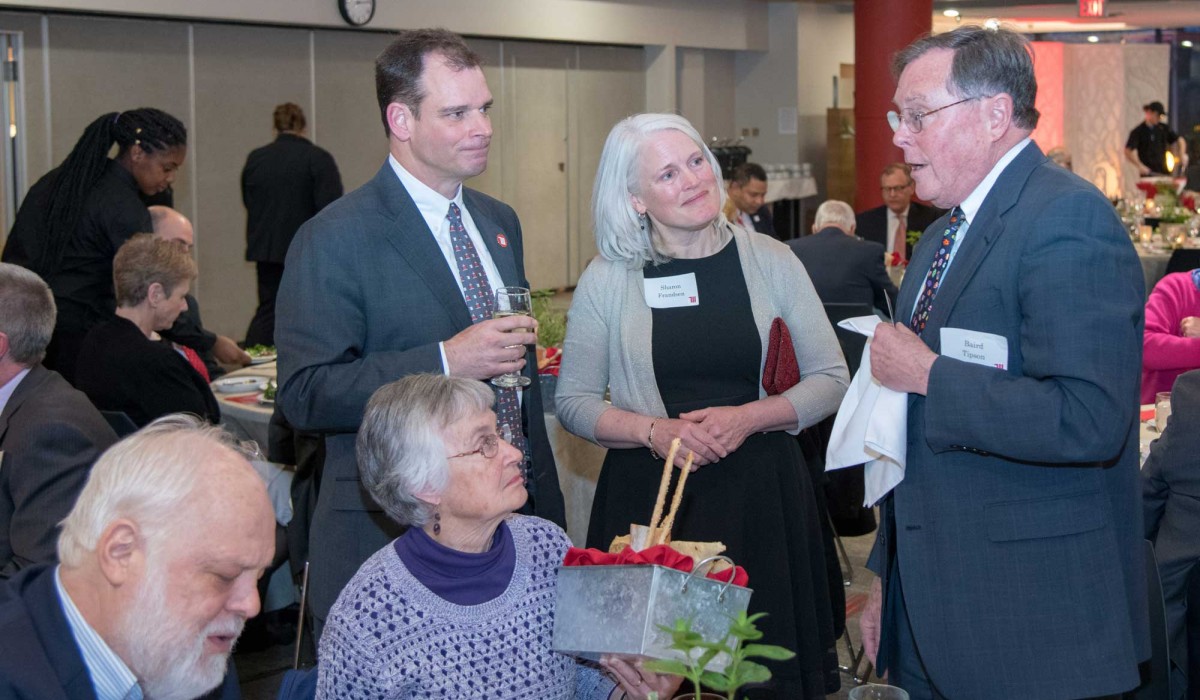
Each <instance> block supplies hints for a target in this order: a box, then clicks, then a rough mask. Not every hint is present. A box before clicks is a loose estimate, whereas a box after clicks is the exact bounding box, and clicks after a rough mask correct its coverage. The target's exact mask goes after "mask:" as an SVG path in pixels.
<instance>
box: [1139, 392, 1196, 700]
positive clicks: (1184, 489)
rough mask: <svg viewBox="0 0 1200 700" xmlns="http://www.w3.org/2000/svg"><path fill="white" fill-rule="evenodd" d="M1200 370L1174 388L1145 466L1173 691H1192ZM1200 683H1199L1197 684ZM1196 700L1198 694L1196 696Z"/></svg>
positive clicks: (1150, 532) (1145, 504)
mask: <svg viewBox="0 0 1200 700" xmlns="http://www.w3.org/2000/svg"><path fill="white" fill-rule="evenodd" d="M1198 424H1200V370H1193V371H1191V372H1187V373H1185V374H1181V375H1179V378H1178V379H1176V380H1175V385H1174V386H1173V387H1172V389H1171V419H1170V421H1169V422H1168V423H1167V429H1166V430H1164V431H1163V434H1162V437H1160V438H1159V439H1158V440H1155V441H1154V443H1153V444H1152V445H1150V456H1149V457H1147V458H1146V463H1145V464H1144V465H1143V466H1142V504H1143V507H1144V509H1145V517H1146V538H1147V539H1149V540H1150V541H1151V542H1153V543H1154V554H1155V556H1156V558H1157V559H1158V573H1159V577H1160V579H1161V580H1162V587H1163V599H1164V600H1165V601H1166V604H1167V632H1168V634H1169V635H1170V640H1171V642H1170V647H1171V673H1172V676H1173V678H1172V680H1171V685H1172V691H1173V693H1172V694H1173V695H1174V697H1176V698H1182V697H1184V695H1185V691H1186V690H1187V688H1188V676H1187V668H1188V654H1187V651H1188V646H1187V633H1186V632H1187V630H1186V621H1185V619H1184V618H1185V616H1186V613H1187V606H1186V605H1185V599H1186V596H1187V583H1188V574H1190V573H1191V571H1192V567H1194V566H1195V565H1196V564H1197V563H1198V562H1200V537H1197V534H1196V533H1198V532H1200V429H1198V428H1200V425H1198ZM1195 682H1198V683H1200V681H1195ZM1193 696H1194V695H1193Z"/></svg>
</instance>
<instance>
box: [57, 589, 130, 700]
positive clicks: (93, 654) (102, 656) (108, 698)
mask: <svg viewBox="0 0 1200 700" xmlns="http://www.w3.org/2000/svg"><path fill="white" fill-rule="evenodd" d="M61 570H62V567H61V566H56V567H54V589H55V590H56V591H57V592H58V600H59V602H60V603H62V608H63V612H64V613H65V614H66V616H67V625H69V626H70V628H71V634H72V635H73V636H74V637H75V644H76V646H78V647H79V652H80V654H81V655H82V656H83V665H84V666H86V667H87V670H88V675H89V676H91V679H92V686H93V688H94V689H95V691H96V700H142V688H141V686H139V685H138V683H137V676H135V675H133V671H130V670H129V667H128V666H126V665H125V662H124V661H122V660H121V657H119V656H117V654H116V652H114V651H113V650H112V648H111V647H109V646H108V644H107V643H105V641H104V639H103V638H101V637H100V635H99V634H98V633H97V632H96V630H94V629H92V626H91V625H89V624H88V622H87V620H85V619H84V618H83V613H81V612H79V608H77V607H75V602H74V601H72V600H71V596H70V595H69V594H68V593H67V589H66V588H64V587H63V585H62V578H61V576H60V575H59V572H60V571H61Z"/></svg>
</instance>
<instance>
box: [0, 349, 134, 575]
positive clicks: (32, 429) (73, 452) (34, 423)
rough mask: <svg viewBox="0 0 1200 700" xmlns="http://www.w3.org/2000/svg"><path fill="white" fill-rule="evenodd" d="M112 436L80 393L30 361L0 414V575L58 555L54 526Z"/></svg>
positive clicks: (104, 422)
mask: <svg viewBox="0 0 1200 700" xmlns="http://www.w3.org/2000/svg"><path fill="white" fill-rule="evenodd" d="M116 441H117V436H116V434H115V433H114V432H113V430H112V428H110V427H109V426H108V423H107V422H106V421H105V420H104V417H103V416H101V415H100V412H99V411H97V410H96V408H95V407H94V406H92V404H91V402H90V401H88V399H87V397H86V396H84V395H83V393H82V392H80V391H78V390H76V389H74V388H72V387H71V385H70V384H68V383H67V381H66V380H65V379H63V378H62V377H61V376H60V375H59V374H58V373H57V372H53V371H51V370H48V369H46V368H45V367H42V366H41V365H35V366H33V367H32V368H31V369H30V370H29V374H27V375H25V378H24V379H22V380H21V383H20V384H18V385H17V389H16V391H14V392H13V395H12V397H11V398H9V400H8V404H7V405H6V406H5V407H4V412H3V413H0V452H3V453H4V459H3V461H0V579H4V578H8V577H9V576H12V575H14V574H16V573H17V572H18V571H20V570H21V569H24V568H26V567H28V566H31V565H33V564H43V563H51V562H54V561H57V560H58V556H57V552H56V550H55V545H56V542H57V539H58V523H59V522H60V521H61V520H62V519H63V518H65V517H66V516H67V513H68V512H70V510H71V508H72V507H74V505H75V499H76V498H78V497H79V492H80V491H81V490H83V485H84V483H86V482H87V477H88V473H89V472H90V471H91V469H92V464H94V463H95V461H96V459H97V458H98V457H99V456H100V453H101V452H103V451H104V450H106V449H108V447H109V446H110V445H112V444H113V443H114V442H116Z"/></svg>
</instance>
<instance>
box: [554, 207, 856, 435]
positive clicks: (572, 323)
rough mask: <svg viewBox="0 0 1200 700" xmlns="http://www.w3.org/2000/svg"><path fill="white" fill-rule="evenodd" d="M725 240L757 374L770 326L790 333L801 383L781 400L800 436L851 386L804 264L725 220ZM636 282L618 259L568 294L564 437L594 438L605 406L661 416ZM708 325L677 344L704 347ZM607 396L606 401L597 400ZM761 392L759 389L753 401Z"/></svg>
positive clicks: (647, 322) (561, 390)
mask: <svg viewBox="0 0 1200 700" xmlns="http://www.w3.org/2000/svg"><path fill="white" fill-rule="evenodd" d="M725 225H726V226H727V227H728V229H727V230H729V231H730V232H731V233H732V234H733V244H734V245H737V250H738V256H739V257H740V258H741V264H742V274H743V275H744V276H745V278H746V287H747V289H748V290H749V292H750V307H751V309H752V311H753V313H754V322H755V325H756V326H757V327H758V333H759V337H760V338H761V340H762V357H761V358H760V360H759V377H761V376H762V368H763V365H764V364H765V362H766V358H767V340H768V337H769V335H770V332H771V321H773V320H774V319H775V317H777V316H778V317H781V318H783V320H784V322H785V323H787V326H788V330H789V331H790V332H791V335H792V344H793V346H794V348H795V350H796V361H797V363H798V364H799V366H800V382H799V383H798V384H796V386H794V387H792V388H791V389H788V390H787V391H785V392H784V393H783V396H784V397H786V398H787V399H788V401H790V402H791V404H792V408H793V409H795V411H796V418H797V419H798V421H799V428H797V429H796V430H794V431H789V432H791V433H793V434H794V433H796V432H799V430H800V429H803V428H806V427H808V426H810V425H813V424H814V423H816V422H818V421H820V420H821V419H823V418H825V417H826V416H829V415H831V414H832V413H834V412H835V411H836V410H837V408H838V405H839V404H840V403H841V400H842V395H843V394H845V393H846V387H847V385H848V384H849V374H848V372H847V371H846V362H845V360H844V359H842V351H841V347H840V346H839V345H838V341H837V336H835V335H834V333H833V327H832V326H830V325H829V319H828V318H827V317H826V316H825V310H824V308H823V307H822V306H821V301H820V299H818V298H817V293H816V291H815V290H814V289H813V286H812V282H810V281H809V279H808V273H806V272H805V271H804V266H803V265H802V264H801V263H800V260H799V259H798V258H797V257H796V256H795V254H793V253H792V251H791V250H790V249H789V248H788V247H787V246H786V245H784V244H782V243H780V242H779V241H776V240H775V239H773V238H770V237H768V236H765V235H762V234H759V233H750V232H747V231H744V230H743V229H741V228H739V227H737V226H731V225H729V224H725ZM644 279H645V278H644V276H643V275H642V271H641V270H640V269H637V270H631V269H629V267H628V265H627V264H626V263H624V262H613V261H611V260H604V259H602V258H596V259H594V260H592V262H591V264H590V265H588V267H587V269H586V270H584V272H583V275H582V276H581V277H580V278H579V285H578V286H577V287H576V288H575V297H574V299H573V300H572V302H571V310H570V313H569V315H568V324H567V338H566V341H565V342H564V343H563V360H562V369H561V370H560V374H559V378H558V391H557V392H556V393H555V397H554V398H555V402H556V403H557V405H558V419H559V420H560V421H561V422H562V424H563V426H564V427H566V429H567V430H570V431H571V432H572V433H575V434H576V435H578V436H580V437H582V438H585V439H587V440H590V441H592V442H596V422H597V421H598V420H599V419H600V415H601V414H603V413H604V412H605V411H607V410H608V409H609V408H611V407H612V406H617V407H619V408H623V409H625V410H627V411H632V412H634V413H640V414H642V415H647V416H658V417H666V415H667V410H666V407H665V406H664V405H663V400H662V397H661V396H660V395H659V393H658V384H657V382H656V381H655V378H654V358H653V355H652V352H651V348H650V342H651V338H652V337H653V334H652V318H653V317H652V315H651V311H650V307H649V306H647V305H646V300H645V295H644V293H643V282H644ZM714 332H717V330H716V329H713V328H696V329H695V334H694V335H692V336H690V337H686V338H679V340H678V342H680V343H696V342H704V336H705V335H706V334H708V333H714ZM606 389H607V390H608V391H609V393H610V395H611V399H612V404H611V405H610V404H609V403H608V402H607V401H605V400H604V393H605V390H606ZM765 396H766V392H765V391H763V389H762V386H761V384H760V385H759V398H763V397H765Z"/></svg>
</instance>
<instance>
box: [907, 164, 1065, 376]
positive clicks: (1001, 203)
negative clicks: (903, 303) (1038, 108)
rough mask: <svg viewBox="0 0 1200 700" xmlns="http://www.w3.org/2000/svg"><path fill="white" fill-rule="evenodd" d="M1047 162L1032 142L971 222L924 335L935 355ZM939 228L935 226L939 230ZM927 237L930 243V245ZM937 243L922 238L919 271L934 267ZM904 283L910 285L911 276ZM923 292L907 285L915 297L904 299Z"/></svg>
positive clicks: (922, 277)
mask: <svg viewBox="0 0 1200 700" xmlns="http://www.w3.org/2000/svg"><path fill="white" fill-rule="evenodd" d="M1043 159H1044V156H1043V155H1042V152H1041V150H1040V149H1039V148H1038V147H1037V144H1035V143H1033V142H1030V143H1029V144H1028V145H1027V146H1026V147H1025V148H1024V149H1022V150H1021V152H1020V153H1018V154H1017V157H1016V158H1014V159H1013V161H1012V162H1011V163H1009V164H1008V167H1006V168H1005V169H1004V172H1002V173H1000V177H999V178H997V180H996V182H995V184H993V185H992V189H991V191H990V192H988V195H987V197H985V198H984V200H983V206H981V207H980V208H979V211H978V212H977V213H976V214H975V220H974V221H968V222H967V231H966V237H965V238H964V239H963V242H962V243H961V244H960V245H959V247H958V250H957V251H956V252H955V253H954V259H953V261H951V263H950V269H949V271H947V272H946V276H945V278H944V279H942V283H941V286H940V287H939V288H938V292H937V296H936V297H935V298H934V304H933V308H932V309H930V312H929V321H928V323H927V324H926V325H925V331H924V333H922V338H923V339H924V340H925V343H926V344H927V345H929V347H930V348H931V349H933V350H934V352H938V351H939V348H940V341H939V338H940V335H941V333H940V330H941V328H942V326H943V325H944V324H945V322H946V319H947V318H949V316H950V312H951V311H953V310H954V305H955V303H957V302H958V298H959V296H961V294H962V292H963V290H964V289H966V287H967V285H968V284H969V283H970V281H971V278H972V277H974V276H975V271H976V270H977V269H979V265H980V264H981V263H982V262H983V260H984V258H986V257H987V255H988V253H989V252H990V251H991V249H992V246H993V245H994V244H995V242H996V241H997V240H999V239H1000V236H1002V235H1004V215H1005V214H1006V213H1007V212H1008V210H1009V209H1011V208H1012V207H1013V206H1014V205H1015V204H1016V202H1017V199H1018V197H1019V196H1020V194H1021V190H1022V188H1023V187H1024V186H1025V181H1026V180H1028V179H1029V175H1030V173H1032V172H1033V168H1034V167H1036V166H1037V164H1038V163H1039V162H1041V161H1042V160H1043ZM943 218H944V217H943ZM938 224H939V225H941V224H942V222H941V221H940V220H939V221H938ZM939 227H941V226H939ZM939 227H935V230H936V228H939ZM927 238H928V244H927V245H926V244H925V243H926V239H927ZM937 241H938V236H933V237H922V239H921V244H923V245H920V246H918V250H920V252H921V256H922V258H921V261H920V263H921V267H919V268H917V269H919V270H925V271H928V270H929V266H930V265H932V264H933V255H934V253H935V252H936V251H937V248H938V244H937ZM924 278H925V273H922V274H921V280H920V282H921V284H924V281H925V279H924ZM904 281H905V282H906V283H907V282H908V279H907V275H906V276H905V280H904ZM919 289H920V285H918V286H916V287H913V286H912V285H908V284H905V290H906V292H912V296H911V297H908V296H907V295H904V294H902V295H901V296H903V297H904V298H905V299H907V300H908V302H909V303H910V304H911V303H913V302H914V301H915V300H916V294H917V290H919ZM905 308H910V307H905Z"/></svg>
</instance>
